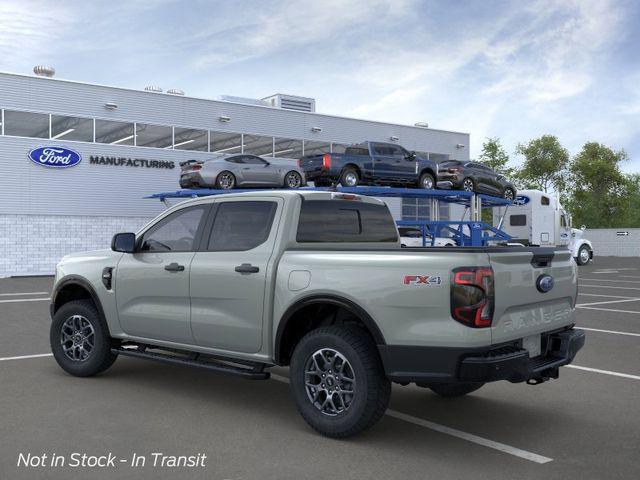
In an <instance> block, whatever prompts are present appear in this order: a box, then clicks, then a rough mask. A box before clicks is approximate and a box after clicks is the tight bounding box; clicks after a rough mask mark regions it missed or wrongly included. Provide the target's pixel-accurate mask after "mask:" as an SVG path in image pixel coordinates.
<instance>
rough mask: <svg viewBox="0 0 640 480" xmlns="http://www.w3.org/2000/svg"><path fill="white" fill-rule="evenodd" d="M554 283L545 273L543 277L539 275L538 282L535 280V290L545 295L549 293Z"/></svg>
mask: <svg viewBox="0 0 640 480" xmlns="http://www.w3.org/2000/svg"><path fill="white" fill-rule="evenodd" d="M554 283H555V281H554V280H553V277H552V276H551V275H547V274H546V273H545V274H543V275H540V276H539V277H538V280H536V288H537V289H538V291H539V292H541V293H547V292H550V291H551V289H552V288H553V285H554Z"/></svg>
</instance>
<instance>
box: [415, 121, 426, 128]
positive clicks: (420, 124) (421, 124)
mask: <svg viewBox="0 0 640 480" xmlns="http://www.w3.org/2000/svg"><path fill="white" fill-rule="evenodd" d="M414 125H415V126H416V127H420V128H429V124H428V123H427V122H416V123H414Z"/></svg>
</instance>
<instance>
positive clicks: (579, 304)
mask: <svg viewBox="0 0 640 480" xmlns="http://www.w3.org/2000/svg"><path fill="white" fill-rule="evenodd" d="M638 300H640V298H637V297H632V298H626V299H624V300H604V301H602V302H591V303H578V304H576V307H587V306H591V305H605V304H608V303H623V302H637V301H638Z"/></svg>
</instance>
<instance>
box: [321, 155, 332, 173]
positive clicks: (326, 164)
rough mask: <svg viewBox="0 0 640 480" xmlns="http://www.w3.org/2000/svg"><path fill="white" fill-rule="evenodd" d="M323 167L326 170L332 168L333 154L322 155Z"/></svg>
mask: <svg viewBox="0 0 640 480" xmlns="http://www.w3.org/2000/svg"><path fill="white" fill-rule="evenodd" d="M322 168H323V169H324V170H329V169H330V168H331V155H329V154H328V153H325V154H324V155H323V156H322Z"/></svg>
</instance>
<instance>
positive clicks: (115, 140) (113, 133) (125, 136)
mask: <svg viewBox="0 0 640 480" xmlns="http://www.w3.org/2000/svg"><path fill="white" fill-rule="evenodd" d="M133 137H134V134H133V123H127V122H114V121H113V120H96V142H98V143H109V144H111V145H133Z"/></svg>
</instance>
